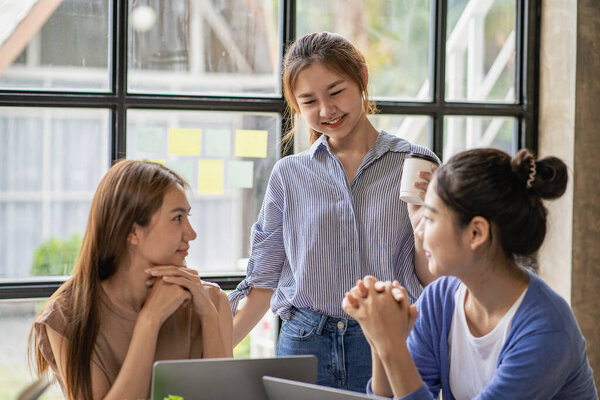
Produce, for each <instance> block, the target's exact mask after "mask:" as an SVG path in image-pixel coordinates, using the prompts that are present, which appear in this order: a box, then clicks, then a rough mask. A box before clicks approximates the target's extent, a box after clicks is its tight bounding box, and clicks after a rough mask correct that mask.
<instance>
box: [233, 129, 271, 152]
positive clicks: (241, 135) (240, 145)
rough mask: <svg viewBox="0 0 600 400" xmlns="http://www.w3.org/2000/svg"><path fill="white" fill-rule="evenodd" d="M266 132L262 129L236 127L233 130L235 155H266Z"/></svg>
mask: <svg viewBox="0 0 600 400" xmlns="http://www.w3.org/2000/svg"><path fill="white" fill-rule="evenodd" d="M267 138H268V132H267V131H264V130H249V129H237V130H236V131H235V156H236V157H253V158H265V157H267Z"/></svg>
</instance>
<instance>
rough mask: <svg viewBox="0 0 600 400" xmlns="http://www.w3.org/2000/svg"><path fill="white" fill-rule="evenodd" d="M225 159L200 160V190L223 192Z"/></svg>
mask: <svg viewBox="0 0 600 400" xmlns="http://www.w3.org/2000/svg"><path fill="white" fill-rule="evenodd" d="M223 165H224V162H223V160H200V161H198V192H199V193H200V194H223Z"/></svg>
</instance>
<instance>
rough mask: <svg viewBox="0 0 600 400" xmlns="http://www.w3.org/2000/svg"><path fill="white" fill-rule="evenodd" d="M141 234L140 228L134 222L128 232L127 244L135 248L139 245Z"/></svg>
mask: <svg viewBox="0 0 600 400" xmlns="http://www.w3.org/2000/svg"><path fill="white" fill-rule="evenodd" d="M141 234H142V227H141V226H139V225H138V224H136V223H135V222H134V223H133V226H132V227H131V232H129V235H127V242H129V244H132V245H134V246H137V245H138V244H140V237H141Z"/></svg>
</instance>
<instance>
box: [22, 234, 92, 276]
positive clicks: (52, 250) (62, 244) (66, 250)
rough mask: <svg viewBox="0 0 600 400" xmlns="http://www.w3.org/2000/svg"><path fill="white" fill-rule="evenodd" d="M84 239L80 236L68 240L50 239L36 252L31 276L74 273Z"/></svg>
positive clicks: (76, 235)
mask: <svg viewBox="0 0 600 400" xmlns="http://www.w3.org/2000/svg"><path fill="white" fill-rule="evenodd" d="M81 242H82V237H81V235H79V234H75V235H73V236H71V237H70V238H69V239H68V240H66V241H63V240H60V239H55V238H50V239H48V240H46V241H45V242H42V244H40V246H39V247H38V248H37V249H36V250H35V253H34V256H33V264H32V265H31V271H30V274H31V275H32V276H49V275H69V274H70V273H71V272H72V271H73V266H74V265H75V260H76V259H77V254H79V248H80V247H81Z"/></svg>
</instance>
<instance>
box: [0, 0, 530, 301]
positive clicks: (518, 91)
mask: <svg viewBox="0 0 600 400" xmlns="http://www.w3.org/2000/svg"><path fill="white" fill-rule="evenodd" d="M279 1H280V3H279V4H280V5H279V18H280V19H281V31H282V34H283V38H282V41H281V44H282V47H281V48H280V49H279V50H280V55H281V54H283V51H284V49H285V48H287V45H288V44H289V43H291V42H292V41H293V40H294V39H295V18H296V1H297V0H279ZM431 1H432V3H431V4H432V6H431V21H432V23H431V25H430V41H431V46H430V49H431V55H430V65H429V73H430V81H431V82H432V91H431V93H432V99H431V100H430V101H392V100H377V101H376V104H377V108H378V109H379V113H380V114H400V115H422V116H428V117H430V118H431V124H430V126H429V135H428V146H429V147H430V148H431V149H432V150H433V151H434V152H435V153H436V154H437V155H438V156H440V158H442V156H443V154H442V149H443V127H444V117H445V116H492V117H498V116H502V117H513V118H515V119H516V121H517V123H516V133H515V135H513V138H514V139H513V141H514V142H515V143H513V144H514V147H515V148H523V147H527V148H529V149H532V150H533V151H534V152H535V151H537V146H538V105H539V58H540V56H539V44H540V18H541V7H542V6H541V2H540V1H526V0H516V3H515V4H516V10H515V19H516V21H515V32H516V39H515V40H516V49H515V50H516V51H515V83H514V84H515V98H516V102H515V103H494V102H458V101H446V99H445V69H446V54H445V51H446V46H445V43H446V21H447V11H448V4H447V0H431ZM128 6H129V5H128V0H111V1H110V3H109V7H111V10H110V14H111V18H112V21H111V29H110V30H111V35H112V41H111V43H110V45H109V52H110V54H111V55H112V57H111V63H110V65H109V70H110V73H111V77H112V82H111V91H110V92H107V93H98V92H68V91H60V92H56V91H26V92H19V91H16V90H0V107H15V106H17V107H74V108H100V109H108V110H110V112H111V134H110V135H111V136H110V143H111V149H110V155H111V162H112V161H114V160H116V159H119V158H123V157H125V155H126V126H127V121H126V114H127V110H129V109H146V110H148V109H172V110H192V111H255V112H277V113H279V114H280V115H281V117H282V118H281V124H282V125H281V132H282V135H283V134H285V132H286V131H287V128H288V127H289V126H290V120H289V116H288V115H287V114H286V113H285V112H284V111H285V101H284V99H283V95H281V96H279V97H259V96H243V97H242V96H240V97H235V96H196V95H166V94H161V95H159V94H138V93H128V92H127V64H128V62H127V40H128V38H127V32H128V30H127V22H128V21H127V20H128ZM291 151H292V149H288V151H287V152H284V151H283V150H282V154H281V156H282V157H283V156H286V155H288V154H290V153H291ZM203 278H204V279H206V280H208V281H212V282H216V283H218V284H219V285H221V287H222V288H223V289H225V290H230V289H234V288H235V287H236V286H237V284H238V283H239V282H240V281H241V280H242V279H243V278H244V275H210V276H208V275H207V276H203ZM65 279H66V277H48V278H43V279H39V278H34V279H15V280H2V281H0V300H9V299H27V298H45V297H49V296H50V295H51V294H52V293H54V291H55V290H56V289H57V288H58V287H59V286H60V285H61V284H62V283H63V282H64V281H65Z"/></svg>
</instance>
